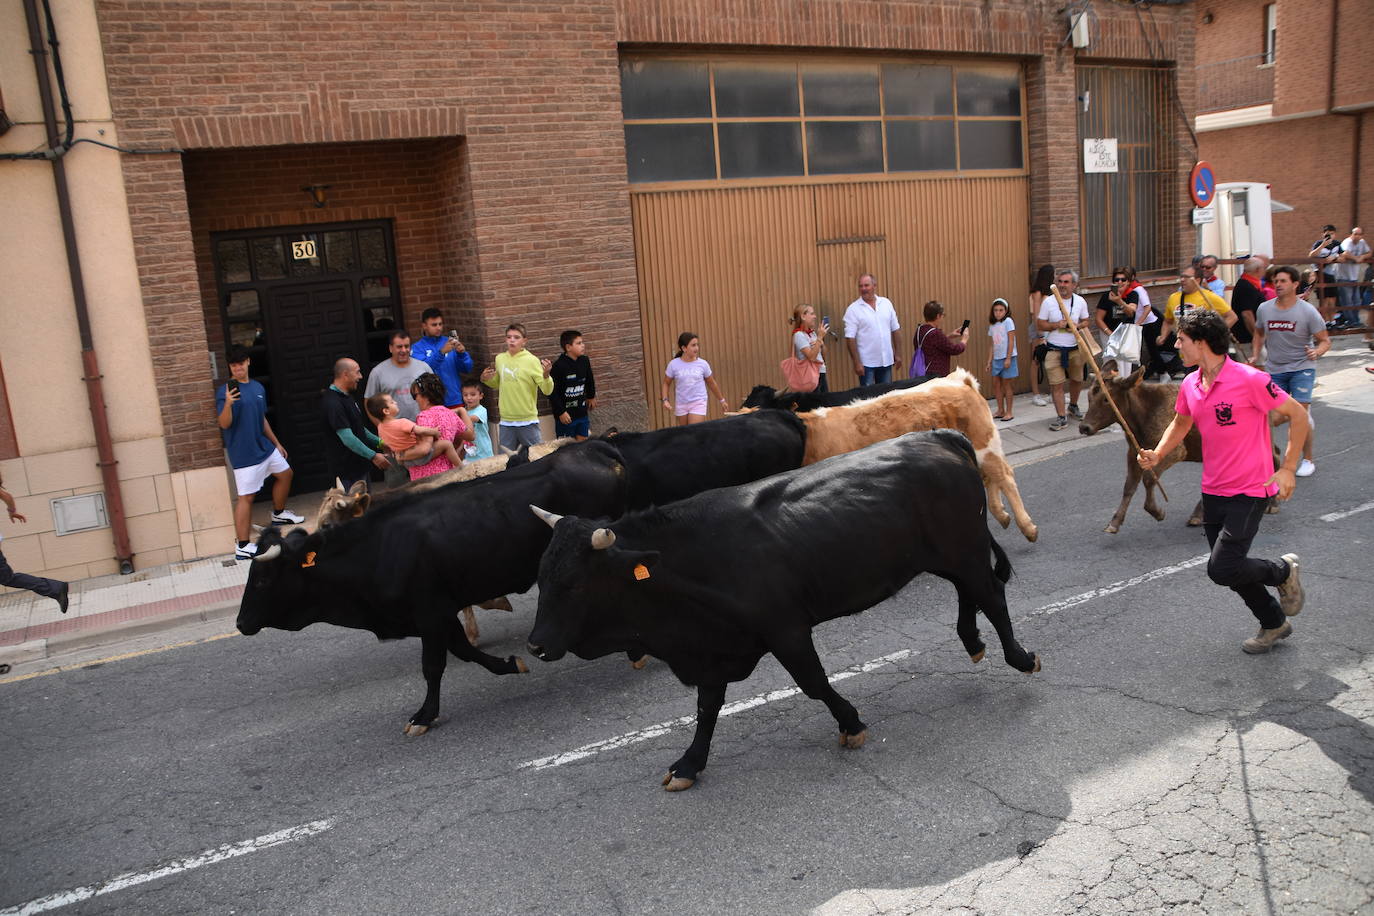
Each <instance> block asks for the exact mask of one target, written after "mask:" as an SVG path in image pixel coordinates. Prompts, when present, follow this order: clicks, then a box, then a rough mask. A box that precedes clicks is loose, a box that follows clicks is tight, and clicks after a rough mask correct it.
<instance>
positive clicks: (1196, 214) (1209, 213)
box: [1193, 207, 1217, 226]
mask: <svg viewBox="0 0 1374 916" xmlns="http://www.w3.org/2000/svg"><path fill="white" fill-rule="evenodd" d="M1216 221H1217V211H1215V210H1213V209H1212V208H1211V207H1194V208H1193V225H1194V226H1201V225H1202V224H1203V223H1215V222H1216Z"/></svg>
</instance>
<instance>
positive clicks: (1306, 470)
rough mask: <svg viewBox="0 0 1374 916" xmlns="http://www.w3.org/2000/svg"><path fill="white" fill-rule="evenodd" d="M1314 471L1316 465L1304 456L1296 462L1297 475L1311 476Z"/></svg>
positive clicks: (1315, 471)
mask: <svg viewBox="0 0 1374 916" xmlns="http://www.w3.org/2000/svg"><path fill="white" fill-rule="evenodd" d="M1315 473H1317V466H1316V465H1315V464H1313V463H1312V462H1310V461H1308V460H1307V459H1306V458H1304V459H1303V460H1302V461H1301V463H1299V464H1298V470H1297V474H1298V476H1299V477H1311V476H1312V475H1313V474H1315Z"/></svg>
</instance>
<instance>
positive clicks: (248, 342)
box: [229, 321, 266, 376]
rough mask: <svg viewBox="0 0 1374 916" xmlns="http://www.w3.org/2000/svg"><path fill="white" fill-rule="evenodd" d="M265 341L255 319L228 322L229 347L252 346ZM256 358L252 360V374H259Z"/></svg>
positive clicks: (259, 369) (260, 327) (259, 368)
mask: <svg viewBox="0 0 1374 916" xmlns="http://www.w3.org/2000/svg"><path fill="white" fill-rule="evenodd" d="M262 343H266V340H265V339H264V338H263V336H262V326H261V325H260V324H259V323H258V322H256V321H231V322H229V345H230V346H231V347H254V346H257V345H259V344H262ZM257 362H258V360H256V359H254V360H253V363H254V365H253V375H254V376H257V375H261V374H262V372H261V367H260V366H258V365H257Z"/></svg>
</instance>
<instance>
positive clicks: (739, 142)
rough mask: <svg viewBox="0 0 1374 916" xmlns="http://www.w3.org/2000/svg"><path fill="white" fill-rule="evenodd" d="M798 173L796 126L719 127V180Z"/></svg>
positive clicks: (798, 133)
mask: <svg viewBox="0 0 1374 916" xmlns="http://www.w3.org/2000/svg"><path fill="white" fill-rule="evenodd" d="M800 174H802V151H801V124H800V123H798V122H791V123H787V122H763V123H758V122H755V123H748V122H745V123H734V124H721V125H720V177H721V178H762V177H768V176H775V175H800Z"/></svg>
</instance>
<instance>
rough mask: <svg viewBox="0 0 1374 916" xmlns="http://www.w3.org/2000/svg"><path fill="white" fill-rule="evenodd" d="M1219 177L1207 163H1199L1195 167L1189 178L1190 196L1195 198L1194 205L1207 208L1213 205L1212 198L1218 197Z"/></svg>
mask: <svg viewBox="0 0 1374 916" xmlns="http://www.w3.org/2000/svg"><path fill="white" fill-rule="evenodd" d="M1216 191H1217V176H1216V175H1215V174H1214V173H1213V172H1212V166H1211V164H1210V163H1207V162H1199V163H1198V164H1197V165H1195V166H1193V171H1192V174H1190V175H1189V176H1188V194H1189V195H1190V196H1191V197H1192V198H1193V204H1194V205H1196V206H1199V207H1206V206H1209V205H1210V204H1211V203H1212V198H1213V197H1214V196H1216Z"/></svg>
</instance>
